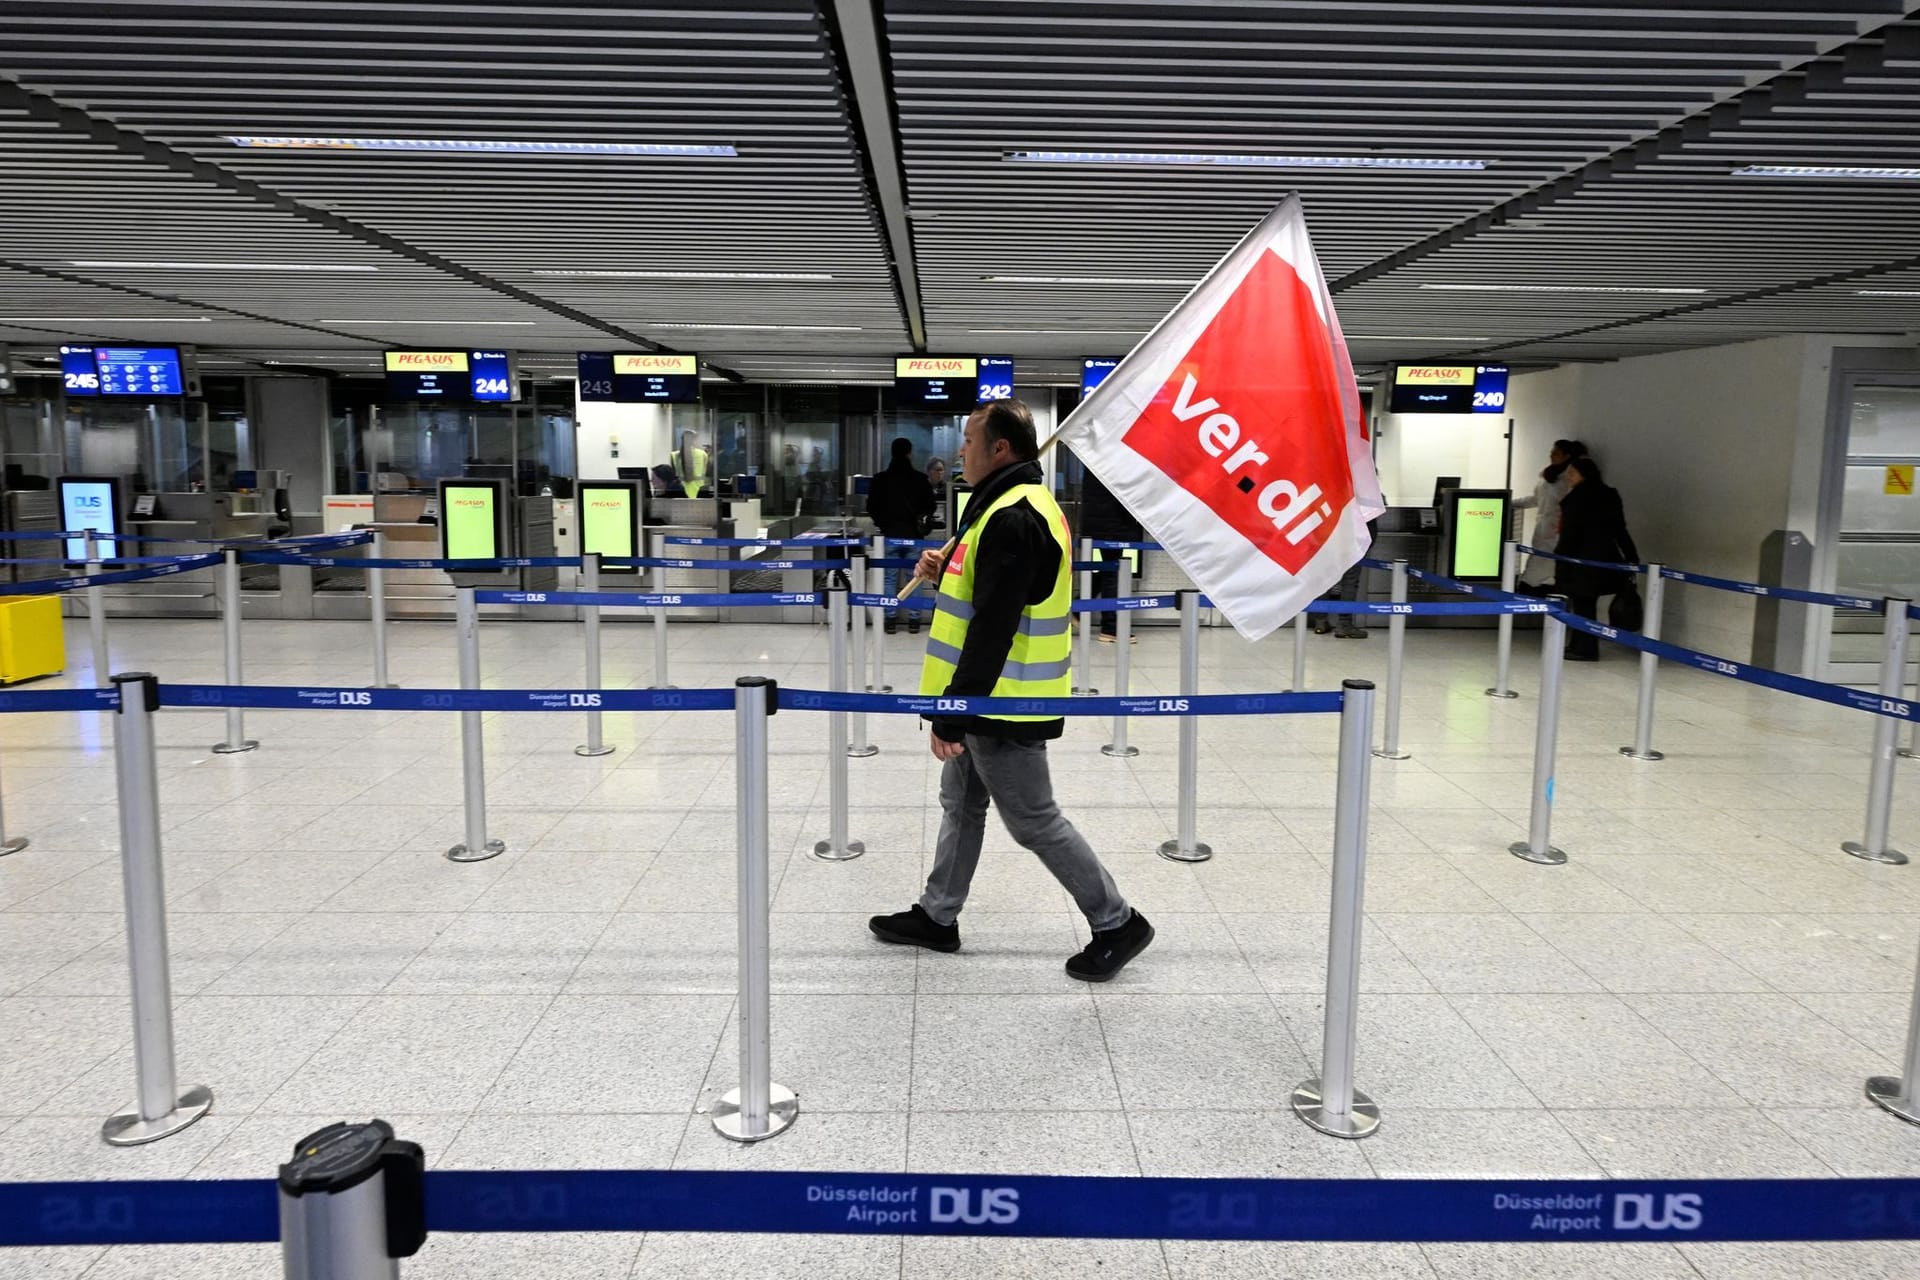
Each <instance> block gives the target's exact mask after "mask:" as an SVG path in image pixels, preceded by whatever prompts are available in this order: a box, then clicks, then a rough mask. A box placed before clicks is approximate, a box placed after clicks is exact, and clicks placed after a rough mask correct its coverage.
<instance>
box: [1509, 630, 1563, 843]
mask: <svg viewBox="0 0 1920 1280" xmlns="http://www.w3.org/2000/svg"><path fill="white" fill-rule="evenodd" d="M1547 599H1548V602H1549V603H1550V604H1551V605H1552V606H1553V609H1554V612H1553V613H1549V614H1548V615H1547V616H1546V617H1545V618H1544V619H1543V620H1542V625H1541V628H1540V711H1539V719H1538V720H1537V721H1536V722H1535V727H1534V733H1533V807H1532V808H1531V810H1529V813H1528V819H1527V838H1526V839H1525V840H1516V841H1514V842H1513V843H1512V844H1510V845H1508V846H1507V852H1508V853H1510V854H1512V855H1513V856H1514V857H1516V858H1525V859H1526V860H1527V861H1528V862H1539V863H1543V864H1545V865H1547V866H1550V867H1557V866H1559V865H1560V864H1561V863H1563V862H1565V861H1566V860H1567V855H1566V854H1565V853H1564V852H1562V851H1561V850H1559V849H1556V848H1554V847H1553V757H1554V751H1555V748H1556V746H1557V745H1558V742H1559V737H1560V668H1561V665H1562V664H1563V662H1564V661H1565V657H1566V648H1567V624H1566V623H1564V622H1562V621H1560V619H1559V617H1558V616H1557V615H1558V613H1559V611H1560V610H1562V609H1564V608H1566V607H1567V598H1566V597H1565V596H1549V597H1548V598H1547Z"/></svg>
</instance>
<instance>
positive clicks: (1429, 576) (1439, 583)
mask: <svg viewBox="0 0 1920 1280" xmlns="http://www.w3.org/2000/svg"><path fill="white" fill-rule="evenodd" d="M1407 576H1408V577H1409V578H1412V579H1414V580H1415V581H1416V582H1428V583H1432V584H1433V585H1434V586H1436V587H1439V588H1441V589H1442V590H1446V591H1458V592H1460V593H1461V594H1462V595H1469V596H1487V597H1489V598H1491V599H1494V600H1524V599H1527V598H1528V597H1525V596H1521V595H1517V594H1515V593H1514V592H1511V591H1502V590H1500V588H1498V587H1494V586H1488V585H1486V584H1485V583H1472V582H1461V581H1459V580H1458V579H1455V578H1449V577H1446V576H1445V575H1444V574H1438V573H1428V572H1427V571H1426V570H1425V569H1415V568H1413V567H1412V566H1411V565H1409V566H1408V568H1407Z"/></svg>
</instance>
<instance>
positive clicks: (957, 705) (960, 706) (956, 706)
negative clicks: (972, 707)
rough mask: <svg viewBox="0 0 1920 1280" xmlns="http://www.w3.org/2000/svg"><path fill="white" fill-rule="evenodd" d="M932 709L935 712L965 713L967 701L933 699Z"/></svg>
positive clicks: (962, 699) (959, 699) (960, 699)
mask: <svg viewBox="0 0 1920 1280" xmlns="http://www.w3.org/2000/svg"><path fill="white" fill-rule="evenodd" d="M933 709H934V710H935V711H965V710H966V709H967V700H966V699H965V698H935V699H934V700H933Z"/></svg>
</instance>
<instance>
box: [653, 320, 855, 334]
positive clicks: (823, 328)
mask: <svg viewBox="0 0 1920 1280" xmlns="http://www.w3.org/2000/svg"><path fill="white" fill-rule="evenodd" d="M639 327H640V328H642V329H754V330H763V329H784V330H793V329H804V330H807V331H809V332H816V333H859V332H860V331H861V330H860V326H859V325H857V324H706V323H704V322H702V323H694V322H691V321H684V320H656V321H654V322H653V323H652V324H643V325H640V326H639Z"/></svg>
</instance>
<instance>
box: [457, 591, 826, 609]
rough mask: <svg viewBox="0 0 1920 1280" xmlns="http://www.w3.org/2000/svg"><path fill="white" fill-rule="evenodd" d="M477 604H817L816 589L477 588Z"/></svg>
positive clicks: (657, 606)
mask: <svg viewBox="0 0 1920 1280" xmlns="http://www.w3.org/2000/svg"><path fill="white" fill-rule="evenodd" d="M473 599H474V602H475V603H476V604H590V605H599V606H600V607H601V608H603V609H672V608H681V609H718V608H722V607H724V608H730V609H744V608H753V607H754V606H766V607H768V608H773V607H776V606H780V605H795V604H820V603H821V602H822V601H823V600H824V599H825V597H824V596H822V595H821V594H820V593H819V592H818V591H756V592H736V591H682V592H676V591H659V592H641V591H476V592H474V593H473Z"/></svg>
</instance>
